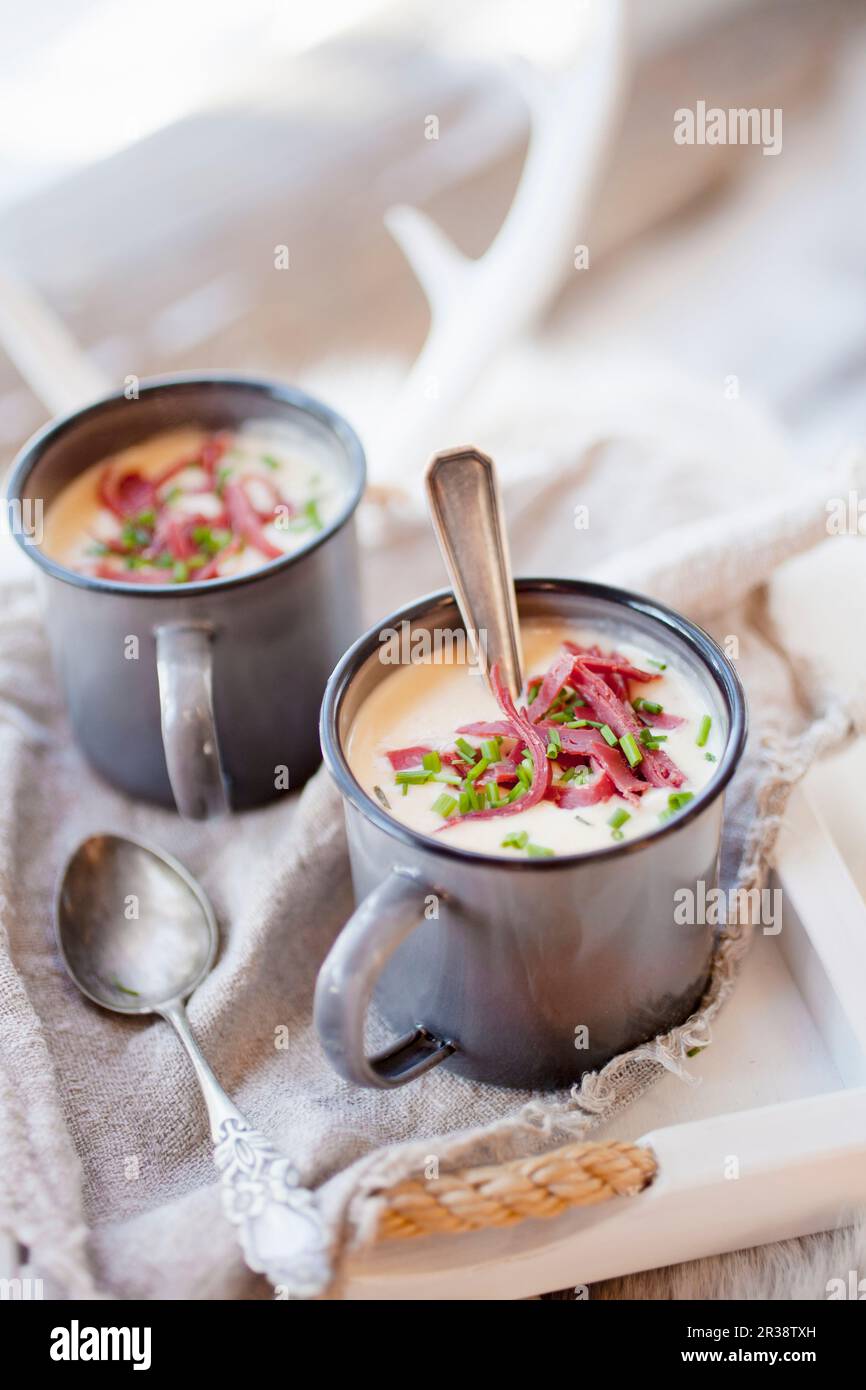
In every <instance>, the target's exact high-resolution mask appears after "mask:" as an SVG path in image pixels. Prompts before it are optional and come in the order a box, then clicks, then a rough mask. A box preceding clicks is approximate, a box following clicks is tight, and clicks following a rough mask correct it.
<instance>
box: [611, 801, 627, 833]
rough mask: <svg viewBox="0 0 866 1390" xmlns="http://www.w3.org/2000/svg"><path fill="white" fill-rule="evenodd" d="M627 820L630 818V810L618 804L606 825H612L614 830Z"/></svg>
mask: <svg viewBox="0 0 866 1390" xmlns="http://www.w3.org/2000/svg"><path fill="white" fill-rule="evenodd" d="M627 820H631V812H629V811H626V810H625V809H624V808H623V807H622V806H620V807H619V809H618V810H616V811H614V813H613V815H612V816H611V817H610V819H609V820H608V825H610V826H612V827H613V829H614V830H619V828H620V826H621V825H625V823H626V821H627Z"/></svg>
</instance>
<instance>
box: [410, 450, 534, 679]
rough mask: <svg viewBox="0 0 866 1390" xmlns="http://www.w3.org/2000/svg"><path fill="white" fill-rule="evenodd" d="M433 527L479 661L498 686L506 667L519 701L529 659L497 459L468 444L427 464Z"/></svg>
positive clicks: (428, 497) (505, 676) (507, 675)
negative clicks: (522, 642) (495, 676)
mask: <svg viewBox="0 0 866 1390" xmlns="http://www.w3.org/2000/svg"><path fill="white" fill-rule="evenodd" d="M426 482H427V501H428V504H429V508H430V516H431V519H432V521H433V529H434V531H435V533H436V539H437V540H438V542H439V549H440V550H441V551H442V558H443V560H444V561H445V568H446V569H447V571H448V578H449V579H450V580H451V587H452V588H453V590H454V596H455V598H456V599H457V606H458V608H459V609H460V616H461V617H462V619H463V622H464V625H465V627H466V635H467V637H468V638H469V644H470V647H471V649H472V654H473V657H474V659H475V660H476V661H477V662H478V663H479V664H480V666H481V670H482V672H483V673H484V678H485V680H486V681H487V685H488V687H490V672H491V670H492V669H493V667H494V666H495V665H497V663H498V665H499V670H500V674H501V676H502V679H503V681H504V683H505V685H506V686H507V687H508V689H509V690H510V691H511V694H512V696H513V698H514V700H515V701H519V699H520V694H521V691H522V689H523V656H522V651H521V646H520V629H519V627H518V622H517V599H516V596H515V592H514V579H513V577H512V574H511V559H510V556H509V551H508V536H507V534H506V531H505V523H504V520H503V515H502V500H501V498H500V495H499V485H498V482H497V479H496V470H495V468H494V467H493V460H492V459H491V458H489V457H488V456H487V454H483V453H482V452H481V450H480V449H475V448H473V447H472V446H470V445H466V446H464V447H462V448H459V449H444V450H442V452H441V453H438V454H434V455H433V457H432V459H431V460H430V462H429V464H428V465H427V477H426Z"/></svg>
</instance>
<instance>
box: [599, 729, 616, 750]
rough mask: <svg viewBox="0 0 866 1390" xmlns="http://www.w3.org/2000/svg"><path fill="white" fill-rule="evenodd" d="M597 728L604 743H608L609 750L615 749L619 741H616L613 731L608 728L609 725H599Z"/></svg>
mask: <svg viewBox="0 0 866 1390" xmlns="http://www.w3.org/2000/svg"><path fill="white" fill-rule="evenodd" d="M599 728H600V729H601V736H602V738H603V739H604V741H605V743H609V744H610V746H611V748H616V745H617V743H618V742H619V740H618V739H617V736H616V734H615V733H614V731H613V729H612V728H611V727H610V725H609V724H600V725H599Z"/></svg>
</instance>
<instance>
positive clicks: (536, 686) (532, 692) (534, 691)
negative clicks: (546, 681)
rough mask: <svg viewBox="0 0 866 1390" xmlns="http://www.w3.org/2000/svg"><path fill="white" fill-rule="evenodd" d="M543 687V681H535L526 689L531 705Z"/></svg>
mask: <svg viewBox="0 0 866 1390" xmlns="http://www.w3.org/2000/svg"><path fill="white" fill-rule="evenodd" d="M540 689H541V681H533V682H532V684H531V685H530V686H529V687H528V689H527V691H526V702H527V704H529V705H531V704H532V702H533V700H537V699H538V692H539V690H540Z"/></svg>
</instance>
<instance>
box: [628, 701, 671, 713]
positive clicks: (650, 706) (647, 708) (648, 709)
mask: <svg viewBox="0 0 866 1390" xmlns="http://www.w3.org/2000/svg"><path fill="white" fill-rule="evenodd" d="M631 706H632V709H636V710H643V712H644V714H661V713H662V711H663V710H664V705H660V704H658V702H657V701H656V700H644V699H643V698H641V699H638V700H632V702H631Z"/></svg>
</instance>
